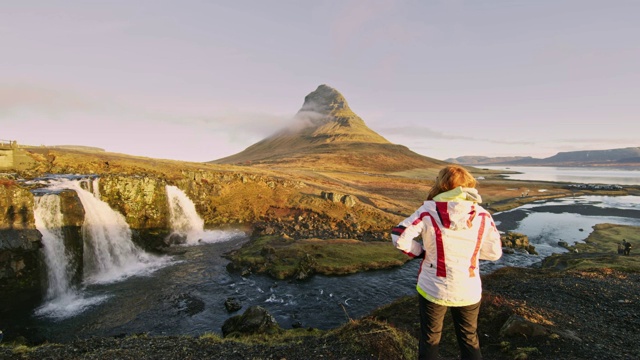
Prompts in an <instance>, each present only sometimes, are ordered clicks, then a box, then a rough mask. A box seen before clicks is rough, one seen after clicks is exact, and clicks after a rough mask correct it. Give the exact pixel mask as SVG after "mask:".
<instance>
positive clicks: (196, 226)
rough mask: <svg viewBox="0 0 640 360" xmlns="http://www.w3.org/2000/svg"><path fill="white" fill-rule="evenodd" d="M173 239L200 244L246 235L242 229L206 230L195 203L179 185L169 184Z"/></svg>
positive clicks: (189, 243) (168, 193)
mask: <svg viewBox="0 0 640 360" xmlns="http://www.w3.org/2000/svg"><path fill="white" fill-rule="evenodd" d="M166 191H167V198H168V200H169V212H170V219H169V220H170V225H171V230H172V231H173V233H172V234H171V235H170V238H172V239H176V238H177V239H180V240H181V241H180V242H181V243H184V245H198V244H201V243H214V242H219V241H227V240H231V239H233V238H236V237H238V236H244V233H243V232H241V231H222V230H204V220H202V218H201V217H200V215H198V212H197V211H196V207H195V204H194V203H193V201H191V199H189V197H188V196H187V195H186V194H185V193H184V192H183V191H182V190H180V189H179V188H178V187H177V186H173V185H167V186H166Z"/></svg>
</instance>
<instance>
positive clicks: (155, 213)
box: [99, 175, 170, 250]
mask: <svg viewBox="0 0 640 360" xmlns="http://www.w3.org/2000/svg"><path fill="white" fill-rule="evenodd" d="M166 185H167V183H166V182H165V181H164V180H162V179H157V178H152V177H144V176H122V175H113V176H105V177H101V178H100V181H99V186H100V195H101V200H102V201H105V202H107V203H108V204H109V206H111V208H112V209H114V210H116V211H118V212H119V213H121V214H122V215H124V217H125V220H126V222H127V224H129V227H131V231H132V237H133V239H132V240H133V242H134V243H136V244H137V245H139V246H141V247H142V248H144V249H146V250H158V249H160V248H162V247H165V246H167V244H166V243H165V239H166V237H167V236H168V235H169V233H170V228H169V223H168V221H169V203H168V200H167V192H166V188H165V187H166Z"/></svg>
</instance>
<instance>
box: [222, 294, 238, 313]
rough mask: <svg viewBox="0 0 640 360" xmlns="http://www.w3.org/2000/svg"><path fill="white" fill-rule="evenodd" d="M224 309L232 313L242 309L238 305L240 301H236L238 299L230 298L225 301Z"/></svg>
mask: <svg viewBox="0 0 640 360" xmlns="http://www.w3.org/2000/svg"><path fill="white" fill-rule="evenodd" d="M224 307H225V308H226V309H227V311H228V312H230V313H232V312H236V311H238V310H240V309H242V304H240V301H238V299H236V298H234V297H230V298H227V300H225V302H224Z"/></svg>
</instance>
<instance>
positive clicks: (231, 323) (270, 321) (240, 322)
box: [222, 306, 284, 337]
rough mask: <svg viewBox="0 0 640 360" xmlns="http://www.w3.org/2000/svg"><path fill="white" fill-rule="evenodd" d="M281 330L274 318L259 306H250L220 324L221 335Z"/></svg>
mask: <svg viewBox="0 0 640 360" xmlns="http://www.w3.org/2000/svg"><path fill="white" fill-rule="evenodd" d="M282 331H284V330H283V329H282V328H281V327H280V325H278V322H277V321H276V319H275V318H274V317H273V316H272V315H271V314H269V312H268V311H267V310H266V309H265V308H263V307H261V306H252V307H250V308H248V309H247V311H245V312H244V314H242V315H236V316H233V317H230V318H229V319H227V320H226V321H225V322H224V324H222V336H223V337H239V336H245V335H254V334H277V333H281V332H282Z"/></svg>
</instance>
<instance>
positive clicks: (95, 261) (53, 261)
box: [34, 178, 170, 317]
mask: <svg viewBox="0 0 640 360" xmlns="http://www.w3.org/2000/svg"><path fill="white" fill-rule="evenodd" d="M48 184H49V185H48V187H47V189H46V191H48V192H49V193H46V194H44V195H41V196H36V206H35V209H34V216H35V217H36V226H37V228H38V230H39V231H40V232H41V233H42V234H43V243H44V252H45V258H46V259H47V260H46V263H47V269H48V277H49V288H48V290H47V299H48V303H47V304H45V305H44V306H43V307H41V308H40V309H39V310H38V311H37V313H39V314H45V315H51V316H55V317H67V316H72V315H75V314H76V313H77V312H78V311H82V310H83V309H84V308H86V307H87V306H88V305H91V304H95V303H96V302H99V301H102V300H104V298H105V296H101V297H90V298H88V297H83V296H82V295H81V294H80V293H79V291H78V290H76V289H74V287H73V286H71V285H70V281H69V279H70V274H69V270H68V267H69V262H70V259H69V257H68V256H67V254H66V250H65V248H64V241H63V240H64V236H63V233H62V224H63V221H62V220H63V216H62V213H61V211H60V198H59V196H58V195H56V192H59V191H61V190H65V189H66V190H73V191H75V192H76V194H77V195H78V198H79V199H80V201H81V203H82V207H83V208H84V212H85V215H84V222H83V225H82V229H81V233H82V238H83V254H82V262H83V264H82V266H83V285H85V286H86V285H91V284H101V283H111V282H115V281H120V280H123V279H125V278H127V277H130V276H133V275H146V274H149V273H151V272H153V271H155V270H157V269H159V268H160V267H163V266H165V265H167V264H168V263H169V262H170V259H169V258H167V257H158V256H154V255H150V254H147V253H146V252H144V251H143V250H142V249H140V248H139V247H137V246H136V245H135V244H134V243H133V241H132V240H131V229H130V228H129V225H128V224H127V223H126V221H125V218H124V216H123V215H122V214H120V213H118V212H116V211H114V210H113V209H111V207H110V206H109V204H107V203H105V202H104V201H102V200H100V199H99V198H98V197H97V196H99V190H97V189H98V188H99V187H98V182H97V179H95V180H93V182H90V180H88V179H80V180H78V179H66V178H55V179H50V180H49V183H48ZM85 189H89V190H91V191H89V190H85Z"/></svg>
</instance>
